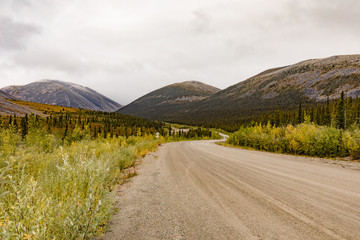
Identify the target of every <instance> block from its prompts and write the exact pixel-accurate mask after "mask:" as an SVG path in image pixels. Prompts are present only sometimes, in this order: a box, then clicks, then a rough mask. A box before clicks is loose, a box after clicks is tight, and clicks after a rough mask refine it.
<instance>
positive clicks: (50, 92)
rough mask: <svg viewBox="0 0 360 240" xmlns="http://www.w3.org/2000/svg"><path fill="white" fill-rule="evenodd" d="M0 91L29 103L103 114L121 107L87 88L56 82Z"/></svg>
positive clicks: (41, 82) (32, 84)
mask: <svg viewBox="0 0 360 240" xmlns="http://www.w3.org/2000/svg"><path fill="white" fill-rule="evenodd" d="M1 90H2V91H4V92H5V93H7V94H10V95H11V96H14V97H15V98H18V99H20V100H23V101H29V102H37V103H45V104H51V105H58V106H65V107H74V108H83V109H89V110H95V111H104V112H112V111H116V110H118V109H119V108H120V107H121V105H120V104H118V103H116V102H114V101H113V100H111V99H109V98H107V97H105V96H104V95H102V94H100V93H98V92H96V91H94V90H92V89H90V88H88V87H84V86H81V85H78V84H75V83H70V82H63V81H58V80H41V81H37V82H32V83H29V84H27V85H24V86H8V87H5V88H2V89H1Z"/></svg>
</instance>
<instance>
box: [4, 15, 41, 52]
mask: <svg viewBox="0 0 360 240" xmlns="http://www.w3.org/2000/svg"><path fill="white" fill-rule="evenodd" d="M0 26H1V31H0V48H2V49H4V50H17V49H23V48H25V46H26V44H27V41H28V40H29V38H30V37H32V36H33V35H35V34H39V33H40V29H39V28H38V27H36V26H34V25H31V24H26V23H20V22H16V21H14V20H13V19H11V18H9V17H1V16H0Z"/></svg>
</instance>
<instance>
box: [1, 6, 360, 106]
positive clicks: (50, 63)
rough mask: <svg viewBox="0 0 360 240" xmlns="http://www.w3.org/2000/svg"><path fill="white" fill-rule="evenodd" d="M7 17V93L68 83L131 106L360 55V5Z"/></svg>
mask: <svg viewBox="0 0 360 240" xmlns="http://www.w3.org/2000/svg"><path fill="white" fill-rule="evenodd" d="M0 8H1V11H2V12H1V14H2V16H3V17H2V18H0V26H1V31H0V50H1V53H2V54H0V77H1V85H2V86H0V87H3V86H6V85H10V84H25V83H28V82H31V81H35V80H39V79H44V78H48V79H59V80H64V81H70V82H75V83H79V84H82V85H86V86H89V87H92V88H94V89H95V90H97V91H99V92H101V93H104V94H106V95H108V96H109V97H111V98H113V99H114V100H116V101H118V102H119V103H121V104H126V103H129V102H130V101H132V100H135V99H136V98H137V97H140V96H141V95H143V94H146V93H148V92H150V91H152V90H154V89H156V88H159V87H162V86H164V85H167V84H171V83H174V82H179V81H186V80H199V81H203V82H205V83H208V84H211V85H215V86H216V87H220V88H226V87H228V86H230V85H232V84H235V83H238V82H239V81H242V80H245V79H246V78H248V77H250V76H252V75H255V74H257V73H259V72H261V71H263V70H266V69H267V68H271V67H277V66H282V65H288V64H291V63H295V62H298V61H301V60H305V59H309V58H319V57H328V56H332V55H337V54H350V53H352V54H356V53H359V49H360V29H359V25H358V22H360V10H359V9H360V2H359V1H358V0H331V1H326V0H316V1H313V0H303V1H295V0H272V1H267V0H253V1H247V0H225V1H224V0H213V1H208V0H197V1H193V0H183V1H181V2H179V3H177V4H174V2H173V1H165V0H153V1H148V0H133V1H118V0H104V1H98V0H86V4H84V1H83V0H73V1H63V0H9V1H0ZM3 26H5V27H3ZM40 31H41V35H39V33H40ZM37 35H38V37H37ZM15 49H16V50H17V51H14V50H15ZM5 50H11V51H5Z"/></svg>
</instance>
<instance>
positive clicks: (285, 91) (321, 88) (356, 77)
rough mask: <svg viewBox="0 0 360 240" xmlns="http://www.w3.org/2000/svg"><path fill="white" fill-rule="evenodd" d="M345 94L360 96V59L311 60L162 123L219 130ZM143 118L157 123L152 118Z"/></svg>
mask: <svg viewBox="0 0 360 240" xmlns="http://www.w3.org/2000/svg"><path fill="white" fill-rule="evenodd" d="M155 91H156V90H155ZM155 91H153V92H155ZM342 91H344V92H345V95H347V96H352V97H357V96H360V55H357V54H356V55H355V54H354V55H339V56H332V57H328V58H321V59H309V60H305V61H301V62H298V63H295V64H292V65H287V66H282V67H276V68H272V69H267V70H265V71H263V72H261V73H259V74H257V75H255V76H253V77H250V78H248V79H246V80H244V81H241V82H239V83H237V84H234V85H232V86H230V87H228V88H226V89H224V90H221V91H218V92H216V93H214V94H212V95H210V96H208V97H206V98H204V99H200V100H199V101H196V102H193V103H189V104H187V106H186V111H178V112H173V113H172V114H163V115H164V116H163V118H162V120H164V121H180V122H182V123H190V124H204V123H208V124H210V125H212V126H217V124H218V122H220V121H227V122H238V121H240V120H241V119H244V118H250V117H252V116H256V115H259V114H263V113H266V112H271V111H274V110H275V109H276V108H279V109H281V110H289V109H296V108H297V107H298V105H299V103H300V102H302V103H303V104H305V105H306V104H311V103H316V102H323V101H325V100H326V99H327V98H329V99H336V98H338V97H339V96H340V93H341V92H342ZM145 96H146V95H145ZM140 99H141V98H140ZM131 104H132V103H131ZM131 104H130V106H131ZM143 104H145V103H143ZM126 107H129V105H128V106H126ZM126 107H125V108H126ZM155 107H156V106H152V105H148V106H147V110H146V111H147V112H151V111H157V112H158V114H162V113H161V111H160V112H159V109H155ZM175 110H176V109H173V111H175ZM167 111H169V109H168V110H167ZM129 114H130V115H131V114H132V113H129ZM136 114H141V113H136ZM142 117H150V119H154V118H151V117H152V116H151V115H147V116H146V115H143V116H142Z"/></svg>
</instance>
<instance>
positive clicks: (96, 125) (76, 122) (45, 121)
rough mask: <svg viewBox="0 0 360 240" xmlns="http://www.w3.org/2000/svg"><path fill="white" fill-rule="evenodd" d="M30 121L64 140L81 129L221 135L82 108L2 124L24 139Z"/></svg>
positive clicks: (95, 133) (105, 133)
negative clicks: (173, 127)
mask: <svg viewBox="0 0 360 240" xmlns="http://www.w3.org/2000/svg"><path fill="white" fill-rule="evenodd" d="M29 124H36V125H39V126H40V127H41V128H43V129H44V131H45V132H46V133H47V134H53V135H55V136H57V137H59V138H61V139H63V140H65V139H67V138H69V136H70V135H71V134H72V133H73V132H74V131H78V129H80V130H82V131H87V132H88V133H89V135H90V136H91V137H92V138H93V139H95V138H99V137H103V138H106V137H110V138H111V137H118V136H124V137H126V138H128V137H130V136H136V137H144V136H148V135H155V134H156V133H159V135H160V136H162V137H164V138H171V139H175V138H177V139H210V138H213V139H214V138H219V136H218V135H217V134H216V133H215V132H213V131H211V130H210V129H209V128H202V127H190V128H188V129H180V130H178V131H175V130H173V129H172V127H171V125H170V124H165V123H162V122H158V121H151V120H147V119H142V118H137V117H132V116H128V115H122V114H118V113H107V112H98V111H89V110H82V109H79V110H78V111H75V112H74V111H65V110H64V111H60V112H51V113H50V115H48V116H46V117H40V116H38V115H33V114H32V115H30V116H28V115H25V116H24V117H17V116H3V117H2V118H0V127H1V128H4V129H7V128H10V127H11V128H13V129H14V130H15V131H16V132H19V133H20V134H21V136H22V138H23V139H24V138H25V137H26V135H27V134H28V129H29Z"/></svg>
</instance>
